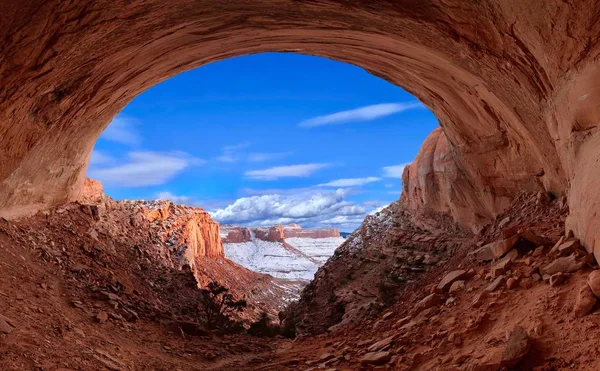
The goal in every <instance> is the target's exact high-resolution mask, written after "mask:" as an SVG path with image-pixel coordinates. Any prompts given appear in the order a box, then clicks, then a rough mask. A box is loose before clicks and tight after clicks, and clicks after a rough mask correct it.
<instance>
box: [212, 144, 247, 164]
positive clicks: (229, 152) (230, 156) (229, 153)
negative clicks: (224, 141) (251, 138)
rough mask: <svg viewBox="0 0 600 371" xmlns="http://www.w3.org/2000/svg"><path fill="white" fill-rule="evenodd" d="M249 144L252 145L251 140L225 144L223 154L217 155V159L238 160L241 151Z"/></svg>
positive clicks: (224, 160) (225, 160) (222, 160)
mask: <svg viewBox="0 0 600 371" xmlns="http://www.w3.org/2000/svg"><path fill="white" fill-rule="evenodd" d="M249 146H250V142H244V143H240V144H234V145H229V146H224V147H223V149H222V154H221V155H220V156H218V157H217V161H220V162H237V161H238V160H239V159H240V158H241V157H240V153H239V152H240V151H242V150H244V149H245V148H247V147H249Z"/></svg>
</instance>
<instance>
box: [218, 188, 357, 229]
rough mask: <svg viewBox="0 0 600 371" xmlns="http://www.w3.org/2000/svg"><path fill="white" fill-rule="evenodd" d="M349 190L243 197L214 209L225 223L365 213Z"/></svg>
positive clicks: (298, 220) (305, 218)
mask: <svg viewBox="0 0 600 371" xmlns="http://www.w3.org/2000/svg"><path fill="white" fill-rule="evenodd" d="M344 196H345V191H344V190H341V189H339V190H336V191H334V192H316V193H311V192H307V193H305V194H300V195H279V194H270V195H262V196H252V197H242V198H240V199H237V200H236V201H235V202H234V203H233V204H231V205H229V206H227V207H225V208H223V209H218V210H216V211H214V212H212V216H213V217H214V218H215V219H216V220H217V221H219V222H221V223H234V224H235V223H238V224H244V223H252V224H256V223H258V224H271V223H272V221H273V220H283V219H285V220H289V222H292V221H296V222H302V221H306V220H308V219H311V218H321V219H322V218H324V217H326V216H330V215H331V216H333V215H361V214H365V213H366V209H365V208H364V207H363V206H360V205H356V204H354V203H352V202H349V201H346V200H345V199H344Z"/></svg>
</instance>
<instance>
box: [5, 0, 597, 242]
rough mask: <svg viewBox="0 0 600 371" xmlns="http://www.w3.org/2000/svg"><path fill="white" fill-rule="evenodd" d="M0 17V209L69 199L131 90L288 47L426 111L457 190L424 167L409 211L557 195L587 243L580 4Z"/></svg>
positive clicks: (588, 150)
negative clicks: (410, 98)
mask: <svg viewBox="0 0 600 371" xmlns="http://www.w3.org/2000/svg"><path fill="white" fill-rule="evenodd" d="M0 9H1V10H2V11H1V12H0V33H1V34H2V35H3V37H2V38H0V40H1V41H0V50H2V63H0V79H1V81H2V88H1V90H0V138H1V139H0V158H1V159H2V161H1V162H0V216H3V217H15V216H19V215H25V214H31V213H34V212H35V211H37V210H40V209H43V208H47V207H49V206H52V205H57V204H61V203H64V202H67V201H71V200H76V199H78V197H79V195H80V193H81V189H82V186H83V183H84V178H85V172H86V167H87V166H86V164H87V162H88V160H89V157H90V154H91V150H92V147H93V145H94V142H95V140H96V139H97V138H98V136H99V135H100V133H101V132H102V130H103V129H104V128H106V126H107V125H108V123H109V122H110V121H111V119H112V118H113V117H114V116H115V115H116V114H117V113H118V112H119V111H120V110H121V109H122V108H123V107H124V106H125V105H126V104H127V103H128V102H129V101H131V99H133V98H134V97H135V96H136V95H137V94H139V93H141V92H143V91H144V90H145V89H147V88H149V87H151V86H153V85H154V84H156V83H158V82H160V81H163V80H164V79H166V78H168V77H171V76H173V75H175V74H177V73H179V72H183V71H185V70H188V69H190V68H194V67H197V66H201V65H203V64H206V63H209V62H212V61H216V60H220V59H223V58H227V57H233V56H237V55H244V54H250V53H257V52H264V51H296V52H299V53H305V54H312V55H319V56H323V57H328V58H332V59H336V60H341V61H344V62H348V63H352V64H356V65H359V66H361V67H363V68H365V69H366V70H368V71H370V72H372V73H373V74H375V75H377V76H380V77H383V78H385V79H386V80H388V81H390V82H392V83H395V84H397V85H399V86H402V87H404V88H406V89H407V90H408V91H409V92H411V93H413V94H414V95H415V96H417V97H418V98H419V99H420V100H421V101H422V102H423V103H425V104H426V105H427V106H428V107H430V108H431V109H432V110H433V112H434V113H435V114H436V116H437V118H438V120H439V122H440V126H441V127H442V130H443V132H444V134H445V138H446V139H441V137H440V138H438V139H439V140H438V141H439V142H440V143H439V144H440V145H441V146H442V147H443V146H446V147H447V149H446V150H443V151H442V150H440V153H446V154H447V156H446V157H447V158H446V159H445V160H441V162H440V161H438V165H439V164H442V163H445V164H446V165H447V166H448V168H449V169H451V170H452V169H454V170H452V171H453V172H455V173H454V174H453V175H452V178H454V179H457V181H458V183H459V184H461V185H464V186H465V189H464V190H461V191H460V192H458V189H457V188H458V186H449V184H450V183H449V181H447V180H443V179H441V174H440V172H439V171H437V170H436V171H435V174H437V175H435V176H434V179H436V183H435V184H434V185H432V187H431V189H427V187H424V185H423V184H418V182H417V184H416V185H415V186H414V187H412V186H411V188H410V189H413V190H415V191H414V192H413V193H412V194H414V195H417V194H421V195H423V203H425V206H431V207H432V208H434V209H447V210H450V211H451V212H452V213H453V214H454V215H455V216H458V217H459V219H460V220H462V221H464V222H466V223H474V224H475V225H478V224H481V222H482V221H483V220H486V219H489V217H490V216H492V215H494V214H497V213H498V212H499V210H500V209H501V208H502V207H503V205H506V198H507V197H511V196H514V195H516V193H517V192H518V191H520V190H533V189H536V188H537V189H540V190H546V191H549V192H553V193H555V194H560V195H562V194H567V193H569V196H570V197H569V206H570V209H571V216H570V218H569V220H568V226H569V228H570V229H572V230H573V231H574V232H575V235H576V236H577V237H579V238H580V239H581V240H582V242H583V244H584V245H585V246H586V247H587V248H588V249H594V248H595V239H596V236H598V238H600V232H598V231H600V220H599V219H598V218H596V217H595V215H596V213H597V212H598V211H599V210H600V194H598V192H595V183H596V179H598V177H599V176H600V161H597V160H598V159H599V158H600V150H598V148H600V137H599V136H598V135H597V134H598V133H597V127H598V125H597V122H598V116H599V115H600V111H599V110H598V108H597V107H599V104H598V102H599V101H600V92H598V91H597V90H596V88H595V86H596V83H595V82H596V81H597V77H598V73H599V72H598V71H599V70H600V68H599V66H600V62H598V59H597V56H598V54H599V53H600V45H599V44H598V37H597V36H598V34H599V33H600V22H597V18H598V15H597V13H598V7H597V2H596V1H594V0H569V1H561V2H558V1H522V0H482V1H476V2H464V1H459V0H447V1H442V0H431V1H425V2H423V1H414V0H405V1H400V0H398V1H385V2H381V1H378V2H373V1H371V2H360V1H355V2H348V1H340V0H323V1H316V2H315V1H293V0H274V1H265V0H258V1H252V2H239V1H227V2H222V1H221V2H215V1H206V0H174V1H171V2H168V3H166V2H164V1H161V0H131V1H126V2H124V1H110V0H97V1H89V0H83V1H77V2H62V1H58V0H44V1H42V0H19V1H16V0H0ZM117 15H118V16H117ZM438 135H439V134H438ZM444 141H445V142H444ZM442 143H445V144H443V145H442ZM436 147H437V146H436ZM430 153H432V154H435V151H434V152H430ZM426 157H427V156H423V157H422V158H423V159H425V158H426ZM434 158H435V156H434ZM416 168H417V169H419V168H423V169H426V170H427V169H434V170H435V166H431V167H430V166H425V165H420V166H416ZM411 170H414V169H412V168H411V169H409V178H412V179H414V180H416V179H424V178H426V177H427V176H428V175H424V176H420V175H418V174H414V172H413V171H411ZM417 171H418V170H417ZM411 173H412V174H411ZM429 176H432V175H429ZM416 189H421V190H420V191H418V192H417V191H416ZM448 192H450V193H448ZM436 193H437V196H435V194H436ZM428 200H431V202H433V204H431V205H429V204H428V202H429V201H428ZM418 202H420V201H419V199H418V198H417V199H415V200H413V201H412V203H413V204H416V203H418ZM474 206H477V207H478V209H474V210H471V211H468V208H470V207H474ZM479 207H480V208H479ZM467 214H475V215H467ZM598 250H599V251H597V253H599V252H600V244H599V246H598Z"/></svg>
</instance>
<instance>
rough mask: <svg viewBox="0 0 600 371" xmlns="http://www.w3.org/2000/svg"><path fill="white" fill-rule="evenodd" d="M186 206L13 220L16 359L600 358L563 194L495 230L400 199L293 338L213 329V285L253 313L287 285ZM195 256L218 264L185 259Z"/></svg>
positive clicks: (7, 300) (6, 303)
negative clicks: (227, 251)
mask: <svg viewBox="0 0 600 371" xmlns="http://www.w3.org/2000/svg"><path fill="white" fill-rule="evenodd" d="M184 211H185V210H184V209H183V208H179V207H178V206H175V205H172V204H169V203H165V204H162V203H157V204H149V203H147V202H124V203H115V202H114V201H111V200H107V201H105V202H104V203H103V204H100V207H98V206H94V205H81V204H71V205H68V206H66V207H63V208H59V209H55V210H52V211H49V212H46V213H40V214H38V215H36V216H34V217H31V218H27V219H23V220H20V221H12V222H9V221H5V220H2V221H0V245H1V246H2V249H3V251H5V254H4V255H3V259H2V261H0V269H1V272H2V274H0V297H1V298H2V300H1V301H0V366H1V368H2V369H3V370H4V369H5V370H66V369H79V370H104V369H110V370H225V369H231V368H237V369H240V370H286V369H290V370H308V369H313V370H318V369H329V370H359V369H364V370H369V369H381V370H387V369H390V370H391V369H398V370H413V369H418V370H500V369H502V368H505V369H510V368H516V369H522V370H530V369H537V370H560V369H578V370H579V369H582V370H594V369H598V368H599V367H600V363H599V362H598V361H597V360H598V359H599V358H598V354H597V353H598V351H597V349H596V348H597V347H596V345H595V344H596V342H595V339H596V338H598V337H599V336H600V317H599V316H598V312H597V311H595V310H594V309H595V305H596V302H597V298H596V295H600V273H598V272H599V271H597V270H596V269H597V268H598V266H597V265H596V263H595V260H594V259H593V258H592V255H590V254H588V253H587V252H585V251H584V250H583V249H581V248H580V246H579V244H578V241H577V240H575V239H574V238H572V237H571V236H570V235H568V234H567V235H565V233H564V219H565V217H566V214H567V211H568V210H567V207H566V206H565V200H564V199H558V200H552V199H550V198H549V197H547V196H546V195H545V194H527V193H524V194H521V195H520V196H519V197H517V198H516V199H515V200H514V202H513V204H512V205H511V206H510V207H509V208H508V209H507V210H506V211H505V212H504V213H503V214H502V215H499V216H498V217H497V218H496V219H495V220H494V222H493V223H491V224H490V225H489V226H487V227H486V228H484V229H483V230H482V231H481V233H479V234H478V235H472V234H471V233H469V232H467V231H464V230H462V229H460V228H458V227H456V226H455V225H454V224H453V223H452V222H451V220H450V219H449V218H447V217H446V216H443V215H437V214H433V213H429V214H427V213H423V214H418V215H415V214H409V213H408V212H407V211H406V210H405V209H404V208H403V207H402V206H401V205H400V204H394V205H391V206H390V207H389V208H388V209H386V210H384V211H383V212H382V213H380V214H377V215H374V216H371V217H369V218H367V220H366V221H365V223H364V224H363V226H362V227H361V228H360V229H359V230H357V231H356V232H355V233H354V234H353V235H352V236H350V238H349V239H348V241H347V242H346V243H345V244H344V245H343V246H342V247H340V249H338V251H337V252H336V254H335V256H334V258H332V259H330V260H329V262H328V263H327V264H326V265H325V266H324V267H322V268H321V269H320V270H319V272H318V273H317V279H316V280H315V281H313V282H312V283H311V284H310V285H309V286H308V288H307V289H306V290H305V291H304V292H303V294H302V299H301V301H300V302H299V303H298V304H295V305H292V306H291V307H290V308H289V309H288V311H287V312H286V315H285V319H284V324H286V325H287V328H288V329H289V328H290V324H294V325H296V326H295V327H296V329H297V331H296V333H297V335H298V336H297V337H296V338H295V339H293V340H290V339H285V338H283V337H276V338H259V337H253V336H249V335H246V334H237V335H234V334H232V335H225V334H219V333H215V332H210V331H206V329H204V328H202V327H201V326H199V325H198V324H199V321H200V319H199V316H200V314H199V313H198V311H197V308H196V306H195V305H194V304H195V303H196V302H197V300H198V296H197V295H198V282H200V281H201V280H202V279H203V277H204V279H210V278H216V277H217V276H215V275H219V276H218V277H220V278H221V279H225V278H226V279H228V280H229V281H228V284H229V285H230V286H231V287H232V288H233V289H234V291H235V292H236V294H238V293H240V292H243V291H244V290H247V289H250V291H251V292H252V291H254V292H255V295H254V296H253V297H251V298H249V299H250V301H251V309H250V310H249V312H248V313H247V314H246V316H248V317H247V318H246V320H248V321H249V320H250V317H252V316H254V315H255V313H256V312H258V311H261V310H264V305H263V304H264V303H263V302H265V301H267V302H268V301H269V296H268V295H274V296H277V295H282V293H281V292H270V290H271V289H270V288H271V287H272V286H270V285H271V283H269V282H272V281H268V280H267V281H265V276H263V275H257V274H255V273H252V272H249V271H247V270H245V269H243V268H241V267H239V266H236V265H235V264H233V263H230V262H227V261H226V259H222V258H221V257H220V256H219V255H220V254H221V252H219V251H216V250H214V251H212V252H211V250H210V248H209V247H208V246H207V245H205V246H204V250H202V248H201V246H202V244H201V243H199V242H198V241H196V242H195V243H192V240H193V238H192V237H191V236H194V235H196V236H197V235H203V236H210V233H209V234H204V233H200V234H194V233H191V232H192V231H191V230H190V228H191V225H195V221H196V218H201V217H202V216H201V215H196V216H193V217H189V215H190V213H189V210H187V212H184ZM179 213H182V215H179V216H177V214H179ZM190 221H192V222H191V224H190ZM209 229H210V228H209ZM192 230H193V228H192ZM182 231H187V232H182ZM209 239H210V238H209ZM165 241H167V242H168V241H171V242H170V245H169V244H166V243H165ZM161 246H163V248H160V247H161ZM164 246H167V248H164ZM183 246H185V247H186V249H183ZM189 249H191V250H193V251H195V254H196V255H195V256H196V257H198V256H202V259H194V261H193V262H190V261H188V260H186V259H187V258H186V256H188V257H189V256H193V255H188V254H187V253H186V251H188V250H189ZM201 251H204V252H203V253H201ZM202 254H204V255H202ZM211 262H212V263H211ZM349 273H351V274H349ZM267 278H268V277H267ZM268 279H272V278H268ZM265 282H267V283H265ZM248 285H250V286H251V287H245V286H248ZM267 288H269V289H267ZM246 292H247V291H246ZM242 319H244V318H242Z"/></svg>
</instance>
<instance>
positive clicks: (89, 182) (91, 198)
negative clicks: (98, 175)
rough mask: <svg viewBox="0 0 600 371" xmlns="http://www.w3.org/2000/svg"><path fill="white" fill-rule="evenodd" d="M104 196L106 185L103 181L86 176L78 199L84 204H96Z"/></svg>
mask: <svg viewBox="0 0 600 371" xmlns="http://www.w3.org/2000/svg"><path fill="white" fill-rule="evenodd" d="M103 197H104V186H103V185H102V183H101V182H99V181H97V180H94V179H90V178H86V179H85V182H84V183H83V189H82V191H81V195H80V196H79V199H78V200H77V201H79V202H81V203H82V204H95V203H98V202H100V201H101V200H102V198H103Z"/></svg>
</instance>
